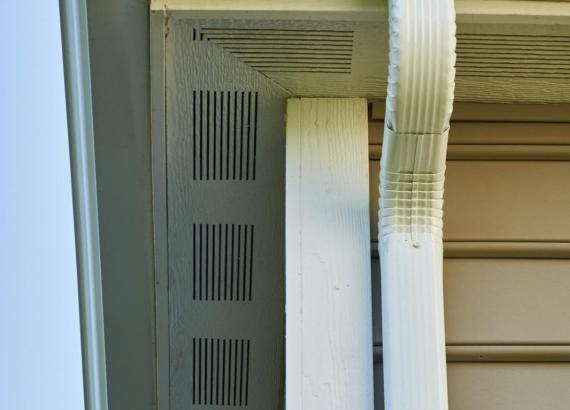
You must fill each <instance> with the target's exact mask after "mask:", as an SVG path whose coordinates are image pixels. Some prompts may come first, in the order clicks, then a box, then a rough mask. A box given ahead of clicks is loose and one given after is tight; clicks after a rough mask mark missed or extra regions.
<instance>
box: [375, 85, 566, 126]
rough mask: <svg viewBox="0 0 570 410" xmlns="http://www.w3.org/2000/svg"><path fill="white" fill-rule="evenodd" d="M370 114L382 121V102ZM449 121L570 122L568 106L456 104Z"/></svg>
mask: <svg viewBox="0 0 570 410" xmlns="http://www.w3.org/2000/svg"><path fill="white" fill-rule="evenodd" d="M463 81H469V80H463ZM505 81H506V80H505ZM370 114H371V119H372V120H382V119H384V114H385V103H384V101H378V102H374V103H373V104H372V110H371V113H370ZM451 120H452V121H506V122H509V121H511V122H512V121H521V122H566V123H568V122H570V104H500V103H492V104H485V103H470V102H456V103H455V104H453V114H452V115H451Z"/></svg>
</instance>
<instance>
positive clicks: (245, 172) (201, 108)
mask: <svg viewBox="0 0 570 410" xmlns="http://www.w3.org/2000/svg"><path fill="white" fill-rule="evenodd" d="M257 118H258V93H257V92H252V91H202V90H200V91H196V90H194V91H192V144H193V148H192V149H193V152H192V155H193V156H192V158H193V168H192V172H193V174H192V175H193V179H194V180H214V181H216V180H255V172H256V169H255V163H256V158H255V155H256V150H257V128H258V127H257Z"/></svg>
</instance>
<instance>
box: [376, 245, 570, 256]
mask: <svg viewBox="0 0 570 410" xmlns="http://www.w3.org/2000/svg"><path fill="white" fill-rule="evenodd" d="M370 246H371V248H372V249H371V252H372V258H378V242H376V241H373V242H371V244H370ZM443 256H444V257H446V258H511V259H513V258H515V259H570V243H569V242H464V241H456V242H454V241H445V242H443Z"/></svg>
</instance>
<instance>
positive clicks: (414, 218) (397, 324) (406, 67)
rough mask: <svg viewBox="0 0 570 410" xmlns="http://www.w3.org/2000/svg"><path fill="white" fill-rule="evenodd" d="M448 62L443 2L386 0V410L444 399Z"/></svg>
mask: <svg viewBox="0 0 570 410" xmlns="http://www.w3.org/2000/svg"><path fill="white" fill-rule="evenodd" d="M454 64H455V11H454V7H453V1H452V0H432V1H425V0H394V1H392V2H391V4H390V66H389V79H388V96H387V101H386V117H385V118H386V120H385V130H384V145H383V150H382V160H381V167H380V168H381V170H380V179H381V184H380V196H381V198H380V215H379V241H378V242H379V247H380V249H379V253H380V259H381V271H382V272H381V274H382V327H383V351H384V383H385V386H384V390H385V391H384V394H385V401H386V409H387V410H404V409H406V410H409V409H422V410H443V409H447V407H448V406H447V377H446V361H445V333H444V318H443V285H442V265H443V264H442V262H443V246H442V216H443V211H442V206H443V185H444V175H445V156H446V151H447V132H448V128H449V118H450V115H451V110H452V103H453V88H454V77H455V69H454Z"/></svg>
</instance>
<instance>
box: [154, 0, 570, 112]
mask: <svg viewBox="0 0 570 410" xmlns="http://www.w3.org/2000/svg"><path fill="white" fill-rule="evenodd" d="M151 8H152V10H153V11H154V12H156V13H164V14H165V16H166V17H167V19H169V18H173V19H191V20H192V21H193V22H194V24H193V25H192V29H193V30H195V31H196V39H197V40H200V41H209V42H211V43H214V44H215V45H216V46H218V47H219V48H220V49H222V50H223V51H224V52H226V53H228V54H229V55H231V56H233V57H235V58H236V59H238V60H240V61H241V62H243V63H245V64H247V65H249V66H250V67H252V68H253V69H255V70H256V71H258V72H259V73H260V74H262V75H264V76H265V77H268V78H270V79H271V80H272V81H274V82H275V83H277V84H278V85H279V86H280V87H281V88H284V89H285V90H287V91H288V92H289V93H290V94H291V95H295V96H307V97H315V96H319V97H339V96H340V97H343V96H345V97H356V96H358V97H367V98H369V99H384V98H385V96H386V86H387V84H386V79H387V67H388V35H387V34H388V21H387V20H388V12H387V3H386V2H385V1H372V0H361V1H349V0H331V1H287V2H271V1H259V0H246V1H230V0H218V1H190V0H155V1H153V2H152V4H151ZM456 9H457V66H456V67H457V76H456V91H455V99H456V101H474V102H509V103H515V102H522V103H565V102H570V3H565V2H540V1H515V0H513V1H494V0H488V1H485V0H470V1H461V0H458V1H456Z"/></svg>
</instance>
